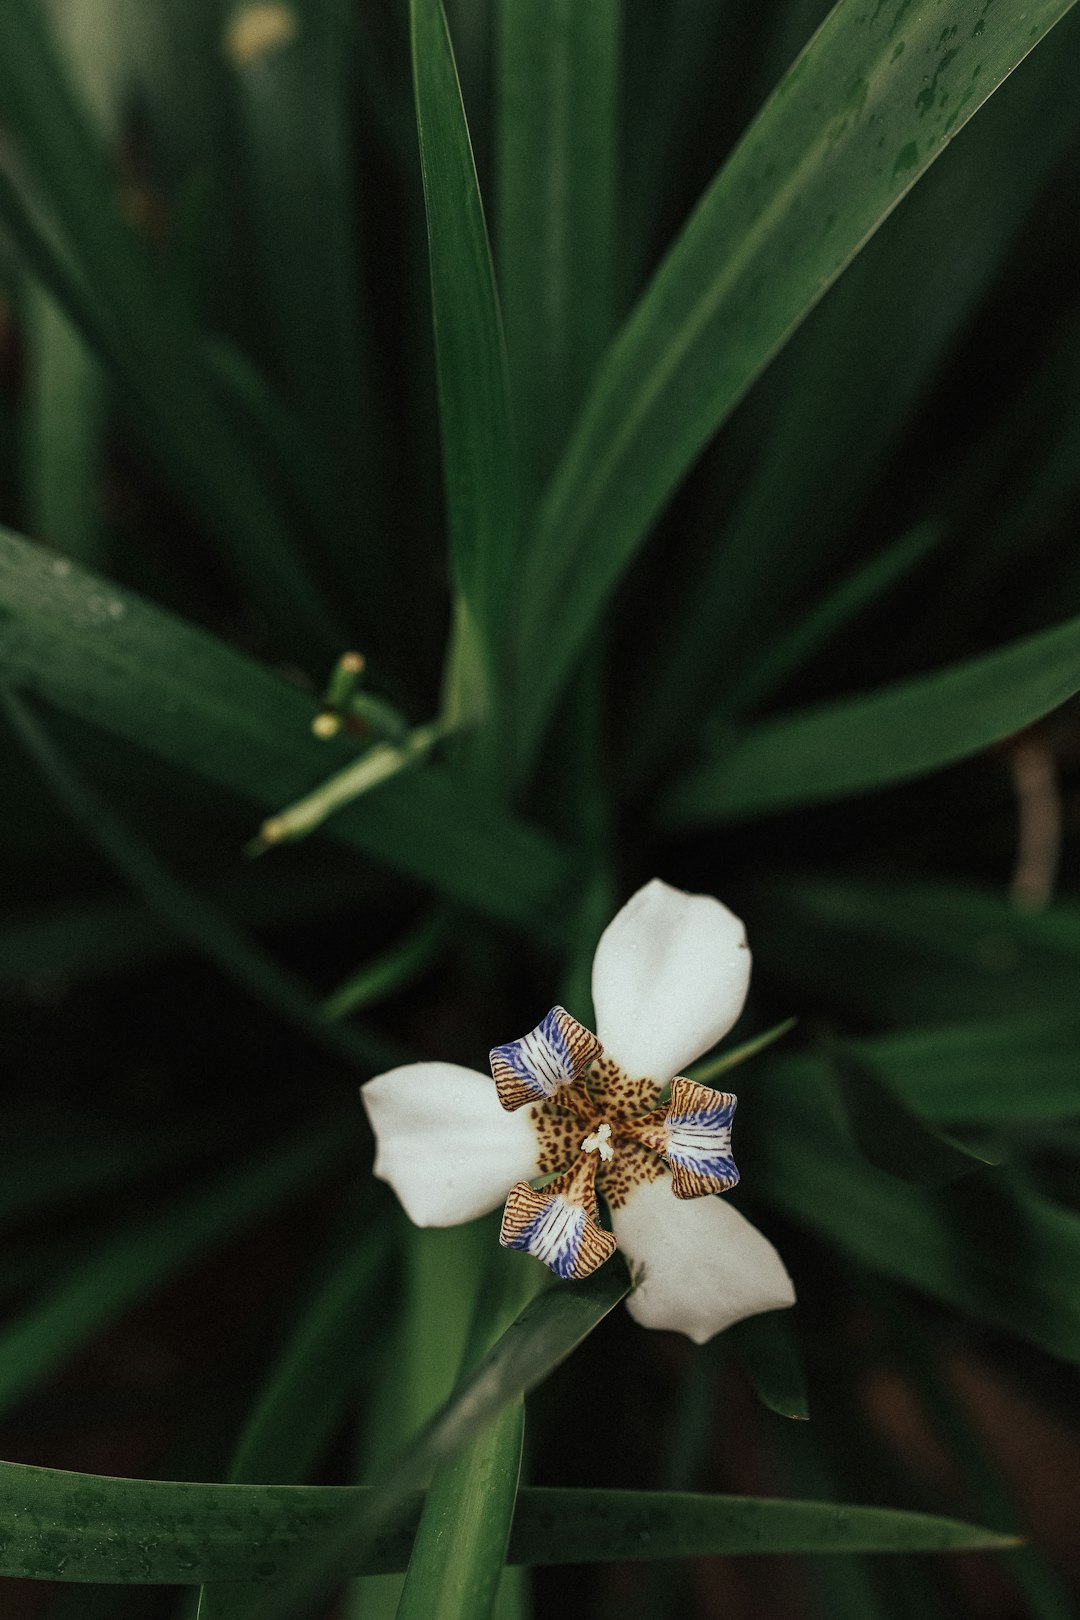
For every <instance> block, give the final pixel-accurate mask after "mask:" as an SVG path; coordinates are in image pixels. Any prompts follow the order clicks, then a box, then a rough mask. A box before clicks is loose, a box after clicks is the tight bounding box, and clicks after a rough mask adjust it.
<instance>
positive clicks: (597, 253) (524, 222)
mask: <svg viewBox="0 0 1080 1620" xmlns="http://www.w3.org/2000/svg"><path fill="white" fill-rule="evenodd" d="M496 23H497V38H498V80H497V90H498V103H497V116H498V143H497V158H498V168H497V180H498V205H499V206H498V239H497V247H498V263H499V283H500V287H501V291H502V302H503V309H504V312H505V316H506V337H507V346H508V348H509V351H510V366H511V378H512V381H513V386H514V407H515V421H516V424H517V429H518V437H519V441H520V445H521V456H522V463H523V476H524V478H525V481H526V484H527V487H528V488H529V489H530V490H531V491H533V492H536V491H538V490H539V489H540V488H541V487H542V484H543V480H544V479H545V478H546V477H547V475H548V474H549V473H550V471H551V469H552V467H553V466H554V463H555V458H556V455H557V453H558V451H559V450H560V448H561V446H562V443H563V440H564V438H565V436H566V433H567V430H568V428H569V426H570V423H571V421H572V420H573V416H574V413H575V412H576V410H577V408H578V406H579V404H580V403H581V400H582V397H583V395H584V393H585V386H586V384H587V383H588V381H589V378H590V376H591V374H592V371H593V368H594V367H595V365H596V362H597V361H598V360H599V358H600V355H601V353H602V352H603V349H604V347H605V345H606V343H607V341H608V339H609V337H610V335H611V327H612V322H613V319H614V281H615V202H616V194H617V186H616V133H617V131H616V111H617V102H618V84H619V44H620V28H621V0H590V4H588V5H580V4H578V3H577V0H500V3H499V5H498V6H497V8H496Z"/></svg>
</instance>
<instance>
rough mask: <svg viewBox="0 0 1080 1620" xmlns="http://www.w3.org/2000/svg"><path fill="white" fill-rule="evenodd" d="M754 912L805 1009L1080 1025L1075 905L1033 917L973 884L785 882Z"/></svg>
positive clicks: (877, 1018)
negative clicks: (819, 1006)
mask: <svg viewBox="0 0 1080 1620" xmlns="http://www.w3.org/2000/svg"><path fill="white" fill-rule="evenodd" d="M755 911H756V915H757V917H758V919H759V925H760V926H761V927H762V928H764V929H767V930H768V932H769V947H768V948H769V964H770V969H771V970H772V971H773V972H775V973H777V974H778V975H779V976H780V977H781V979H782V980H783V981H784V982H785V983H787V984H791V985H794V984H795V983H797V984H798V986H799V998H800V1000H802V1002H803V1004H804V1005H807V1006H812V1005H814V1004H815V1000H816V998H821V997H825V998H826V999H827V1000H828V1002H829V1004H830V1005H831V1006H832V1007H833V1008H839V1009H843V1010H844V1011H845V1012H848V1013H851V1014H853V1015H854V1017H855V1018H856V1019H857V1020H858V1021H859V1022H860V1023H861V1024H862V1025H863V1026H864V1027H865V1026H866V1024H867V1022H869V1025H870V1027H871V1028H879V1029H880V1028H895V1027H896V1026H897V1025H906V1026H909V1027H910V1026H912V1025H918V1024H937V1025H942V1024H954V1023H957V1022H958V1021H961V1020H962V1021H963V1022H965V1023H967V1022H968V1021H977V1020H979V1019H985V1020H986V1021H987V1022H989V1023H996V1022H998V1021H999V1020H1002V1019H1005V1018H1017V1017H1023V1018H1028V1019H1031V1020H1032V1021H1033V1022H1037V1021H1038V1020H1040V1019H1042V1020H1046V1021H1047V1022H1048V1023H1049V1024H1052V1023H1055V1022H1056V1023H1057V1024H1058V1025H1059V1026H1061V1025H1068V1023H1069V1020H1072V1021H1073V1023H1075V1017H1076V982H1077V980H1076V976H1077V970H1078V965H1080V907H1078V906H1076V905H1070V904H1067V903H1064V902H1060V901H1059V902H1057V903H1055V904H1054V905H1053V906H1052V907H1050V908H1048V909H1047V910H1046V911H1043V912H1030V911H1023V910H1021V909H1020V908H1019V907H1017V906H1015V905H1012V904H1010V902H1009V901H1008V899H1007V898H1006V896H1005V895H1004V894H1003V893H1001V892H999V891H995V890H993V889H990V888H984V887H981V886H979V885H976V884H964V883H940V882H938V883H933V882H913V881H907V882H902V881H894V882H889V883H885V882H877V883H870V882H866V881H855V880H852V879H843V878H838V877H831V876H819V877H809V876H807V875H806V874H801V873H787V874H783V875H778V876H777V878H776V880H775V881H770V882H769V883H768V884H766V885H764V886H763V887H762V889H761V890H759V891H758V904H757V906H756V908H755ZM807 939H813V941H814V949H813V950H812V951H808V950H807V949H806V941H807ZM789 993H790V992H789ZM1062 1038H1064V1039H1065V1040H1066V1041H1067V1040H1068V1037H1067V1036H1063V1035H1061V1036H1059V1037H1058V1040H1059V1041H1060V1040H1061V1039H1062ZM1052 1045H1053V1037H1052V1036H1051V1035H1049V1034H1048V1036H1047V1037H1046V1039H1041V1040H1040V1041H1039V1043H1038V1048H1037V1050H1038V1051H1039V1052H1040V1053H1041V1054H1042V1055H1043V1056H1044V1057H1048V1056H1050V1052H1051V1048H1052ZM1033 1056H1034V1052H1033Z"/></svg>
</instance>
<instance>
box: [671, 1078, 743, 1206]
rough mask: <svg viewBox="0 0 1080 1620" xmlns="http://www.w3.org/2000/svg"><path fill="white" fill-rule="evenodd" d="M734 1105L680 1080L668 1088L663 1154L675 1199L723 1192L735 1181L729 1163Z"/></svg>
mask: <svg viewBox="0 0 1080 1620" xmlns="http://www.w3.org/2000/svg"><path fill="white" fill-rule="evenodd" d="M737 1101H738V1099H737V1098H736V1097H733V1096H732V1094H731V1092H730V1091H713V1089H712V1088H711V1086H699V1085H697V1084H695V1082H694V1081H693V1080H684V1079H682V1078H681V1077H680V1078H679V1079H677V1080H675V1081H674V1082H673V1083H672V1087H671V1106H670V1108H669V1110H668V1115H667V1118H666V1119H665V1121H664V1133H665V1137H666V1140H665V1143H664V1147H663V1154H664V1157H665V1159H666V1160H667V1162H668V1164H669V1165H670V1166H671V1186H672V1191H673V1192H674V1194H675V1196H676V1198H701V1197H702V1196H703V1195H704V1194H706V1193H721V1192H727V1191H728V1190H729V1188H731V1187H734V1185H735V1183H736V1182H737V1181H738V1179H739V1172H738V1170H737V1169H736V1168H735V1160H734V1159H733V1158H732V1157H731V1120H732V1116H733V1115H734V1113H735V1105H736V1103H737Z"/></svg>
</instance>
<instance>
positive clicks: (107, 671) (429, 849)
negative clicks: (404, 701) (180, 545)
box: [0, 531, 569, 934]
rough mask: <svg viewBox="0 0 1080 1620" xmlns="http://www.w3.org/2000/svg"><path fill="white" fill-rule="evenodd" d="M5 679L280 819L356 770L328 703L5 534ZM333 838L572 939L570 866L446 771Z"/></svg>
mask: <svg viewBox="0 0 1080 1620" xmlns="http://www.w3.org/2000/svg"><path fill="white" fill-rule="evenodd" d="M0 677H6V678H7V679H8V680H9V681H11V682H12V683H13V684H14V685H16V687H18V688H21V689H25V690H28V691H31V692H36V693H39V694H40V695H41V696H43V697H46V698H48V699H49V701H50V702H52V703H55V704H56V705H57V706H58V707H59V708H61V709H64V710H66V711H67V712H68V713H70V714H74V715H77V716H79V717H80V718H81V719H84V720H88V721H90V722H92V723H93V724H95V725H98V726H102V727H104V728H105V729H106V730H108V731H111V732H113V733H115V734H116V735H118V736H121V737H124V738H126V739H127V740H129V741H131V742H134V743H138V744H140V745H141V746H142V747H144V748H146V749H149V750H150V751H151V752H152V753H156V754H160V755H161V756H163V757H164V758H166V759H169V760H171V761H173V762H174V763H179V764H181V765H183V766H184V767H185V768H187V769H188V770H191V771H193V772H195V773H196V774H197V775H199V776H202V777H204V778H206V779H208V780H209V781H211V782H215V783H217V784H218V785H219V786H221V787H224V788H226V789H228V790H229V791H230V792H232V793H235V794H237V795H239V796H240V797H241V798H243V799H245V800H247V801H248V802H249V803H253V804H256V805H258V806H260V807H261V808H263V809H265V810H276V809H279V808H280V806H281V805H283V804H288V803H290V802H291V801H292V800H294V799H299V798H301V797H303V795H304V794H305V793H306V792H308V791H310V789H311V788H312V787H314V786H315V785H316V784H317V783H318V782H320V781H322V780H323V779H324V778H325V777H326V776H327V774H328V773H329V772H331V771H332V770H333V769H334V768H335V766H338V767H340V766H341V765H343V764H345V763H346V762H347V761H348V760H349V758H350V757H351V754H350V747H349V744H348V743H347V742H346V741H340V740H338V741H330V742H320V741H319V740H317V739H316V738H315V737H313V736H312V735H311V722H312V719H313V718H314V716H315V714H316V712H317V705H316V703H315V701H314V699H313V698H311V697H309V696H307V695H306V694H305V693H303V692H301V691H299V690H298V689H297V688H296V687H295V686H292V685H290V684H289V683H288V682H287V681H284V680H282V679H281V677H280V676H278V675H276V674H274V673H273V672H272V671H270V670H269V669H266V668H264V667H262V666H261V665H259V664H257V663H255V662H254V661H253V660H251V659H249V658H246V657H244V656H243V655H242V654H241V653H238V652H235V651H234V650H233V649H232V648H230V647H227V646H226V645H225V644H224V643H223V642H220V641H217V640H216V639H215V638H214V637H213V636H210V635H207V634H206V633H205V632H203V631H201V630H197V629H195V628H194V627H193V626H191V625H189V624H185V623H184V622H183V621H182V620H180V619H177V618H174V617H173V616H172V615H171V614H169V613H165V612H163V611H162V610H161V609H159V608H155V607H151V606H150V604H149V603H147V602H144V601H141V600H140V599H139V598H138V597H136V596H134V595H132V594H131V593H130V592H127V591H123V590H120V589H119V588H117V587H116V586H113V585H112V584H110V583H109V582H108V581H105V580H100V579H97V578H95V577H94V576H93V575H91V574H87V573H84V572H83V571H82V570H81V569H79V568H77V567H75V566H74V565H73V564H71V563H69V562H68V561H67V559H66V558H62V557H55V556H50V554H49V553H48V552H47V551H44V550H42V549H41V548H40V547H37V546H33V545H31V544H30V543H29V542H28V541H26V540H23V539H20V538H19V537H18V536H16V535H13V534H10V533H7V532H3V531H0ZM328 831H329V832H330V833H331V835H332V836H334V837H335V838H337V839H339V840H341V841H342V842H344V843H346V844H349V845H351V846H352V847H353V848H355V849H358V850H359V851H360V852H361V853H363V854H365V855H367V856H369V857H370V858H372V859H373V860H376V861H381V862H384V863H385V864H387V865H389V866H391V867H394V868H396V869H397V870H399V871H404V872H406V873H407V874H408V875H409V876H412V877H416V878H419V879H420V880H421V881H423V882H428V883H431V884H433V885H434V886H435V887H436V888H439V889H441V890H442V891H443V892H444V893H447V894H450V895H453V896H454V897H455V898H457V899H459V900H464V901H465V902H466V903H467V904H471V905H474V906H476V907H477V908H478V909H480V910H481V911H484V912H487V913H488V914H490V915H494V916H497V917H501V918H503V919H504V920H506V921H516V922H517V923H518V924H519V925H522V926H524V927H526V928H529V927H537V928H538V929H539V930H540V931H541V932H550V933H552V934H557V933H558V932H559V930H560V927H561V915H560V912H559V908H558V905H557V904H553V901H554V899H555V895H556V894H557V892H558V889H559V888H560V887H561V886H562V884H563V883H564V882H566V881H567V879H568V878H569V871H568V869H567V865H566V863H565V861H564V857H563V855H562V853H561V852H560V851H559V850H558V849H557V847H556V846H555V845H554V844H553V843H552V842H551V841H550V840H549V839H548V838H547V837H546V836H545V835H543V834H542V833H540V832H538V831H536V830H534V829H531V828H525V827H523V826H520V825H518V824H516V823H513V822H511V821H509V820H508V819H507V818H505V817H504V816H503V815H501V814H500V813H499V812H498V811H497V810H496V809H495V807H494V806H492V805H489V804H488V803H487V802H486V801H485V799H484V798H482V797H480V796H479V795H478V794H477V793H476V792H475V791H471V790H469V789H468V788H466V787H465V786H464V784H462V783H460V782H459V781H458V780H457V779H455V778H454V777H453V776H451V775H450V773H449V772H448V771H446V770H441V769H438V768H435V767H430V766H429V767H425V768H424V769H423V770H422V771H415V772H413V773H411V774H410V775H408V776H407V777H404V778H402V779H399V780H395V781H389V782H387V783H386V784H385V785H384V786H383V787H381V788H380V789H379V790H378V792H375V793H370V794H367V795H365V797H364V798H363V799H362V800H358V801H357V802H356V803H355V804H354V805H352V806H350V807H349V808H347V809H345V810H343V811H342V812H341V813H340V814H339V815H337V816H336V817H335V818H334V819H333V820H332V821H331V822H330V823H329V826H328Z"/></svg>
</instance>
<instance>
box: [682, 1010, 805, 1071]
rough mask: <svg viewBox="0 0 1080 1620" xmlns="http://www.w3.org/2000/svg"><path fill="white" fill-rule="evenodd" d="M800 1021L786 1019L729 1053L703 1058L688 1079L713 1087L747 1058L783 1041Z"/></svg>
mask: <svg viewBox="0 0 1080 1620" xmlns="http://www.w3.org/2000/svg"><path fill="white" fill-rule="evenodd" d="M798 1021H799V1020H798V1019H797V1018H785V1019H784V1020H783V1022H782V1023H779V1024H774V1025H773V1027H772V1028H771V1029H766V1030H763V1031H762V1033H761V1034H760V1035H752V1036H751V1037H750V1039H749V1040H748V1041H741V1042H740V1043H739V1045H738V1046H735V1047H732V1049H731V1050H730V1051H728V1052H718V1053H717V1054H716V1056H715V1057H711V1058H703V1059H702V1060H701V1062H700V1063H695V1064H694V1066H693V1068H692V1069H691V1070H690V1071H689V1075H688V1077H687V1078H688V1079H690V1080H696V1081H697V1083H698V1085H700V1086H711V1085H712V1083H713V1081H714V1080H719V1078H720V1076H721V1075H722V1074H727V1073H728V1072H729V1071H730V1070H731V1069H737V1068H738V1067H739V1064H740V1063H745V1062H746V1060H747V1058H752V1057H756V1056H757V1054H758V1053H759V1052H765V1051H767V1050H768V1048H769V1047H770V1046H772V1045H773V1043H774V1042H775V1041H779V1040H782V1039H783V1037H784V1036H785V1035H787V1034H789V1033H790V1032H791V1031H792V1030H793V1029H794V1028H795V1025H796V1024H797V1023H798Z"/></svg>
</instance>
